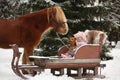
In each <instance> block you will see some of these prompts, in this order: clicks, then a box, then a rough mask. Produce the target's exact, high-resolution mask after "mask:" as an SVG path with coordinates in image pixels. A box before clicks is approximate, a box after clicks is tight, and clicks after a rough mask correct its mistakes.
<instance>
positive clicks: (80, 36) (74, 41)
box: [61, 31, 87, 58]
mask: <svg viewBox="0 0 120 80" xmlns="http://www.w3.org/2000/svg"><path fill="white" fill-rule="evenodd" d="M69 41H70V47H69V50H68V52H67V53H66V54H61V56H62V57H63V58H72V57H73V56H74V54H75V51H76V49H77V47H79V46H82V45H85V44H87V38H86V35H85V33H84V32H80V31H79V32H78V33H76V34H75V35H74V36H70V37H69Z"/></svg>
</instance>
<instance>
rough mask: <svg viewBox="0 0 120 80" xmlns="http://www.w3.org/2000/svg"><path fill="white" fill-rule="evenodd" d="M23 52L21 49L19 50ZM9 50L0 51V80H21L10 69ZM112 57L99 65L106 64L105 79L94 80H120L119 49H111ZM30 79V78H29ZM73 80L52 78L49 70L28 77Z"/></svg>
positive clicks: (66, 77) (35, 79)
mask: <svg viewBox="0 0 120 80" xmlns="http://www.w3.org/2000/svg"><path fill="white" fill-rule="evenodd" d="M20 51H23V49H20ZM12 54H13V52H12V50H11V49H0V80H22V79H21V78H19V77H18V76H16V75H15V74H14V73H13V72H12V69H11V65H10V63H11V59H12ZM109 54H111V55H113V56H114V59H113V60H109V61H103V62H101V63H105V64H106V68H105V69H103V70H102V75H105V76H106V78H104V79H100V78H95V79H94V80H120V49H112V51H111V53H109ZM29 77H30V76H29ZM63 79H64V80H75V79H74V78H71V77H68V76H67V75H63V76H60V77H56V76H53V75H52V74H50V70H45V72H43V73H41V74H40V75H36V76H35V77H30V80H63ZM77 80H85V79H77Z"/></svg>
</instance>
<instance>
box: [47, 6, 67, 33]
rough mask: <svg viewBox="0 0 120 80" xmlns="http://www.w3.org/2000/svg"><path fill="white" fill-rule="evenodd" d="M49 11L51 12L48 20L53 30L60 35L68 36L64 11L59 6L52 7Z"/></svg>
mask: <svg viewBox="0 0 120 80" xmlns="http://www.w3.org/2000/svg"><path fill="white" fill-rule="evenodd" d="M48 11H49V14H48V15H49V17H48V20H49V22H50V24H51V26H52V27H53V29H54V30H55V31H56V32H57V33H59V34H62V35H65V34H67V32H68V24H67V19H66V17H65V14H64V12H63V10H62V9H61V8H60V7H58V6H53V7H50V8H49V9H48Z"/></svg>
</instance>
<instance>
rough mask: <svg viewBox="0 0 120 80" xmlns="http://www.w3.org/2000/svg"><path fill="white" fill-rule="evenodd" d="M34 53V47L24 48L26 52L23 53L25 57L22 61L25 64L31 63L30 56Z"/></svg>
mask: <svg viewBox="0 0 120 80" xmlns="http://www.w3.org/2000/svg"><path fill="white" fill-rule="evenodd" d="M31 55H33V48H32V47H28V48H24V54H23V58H22V63H23V64H26V63H28V64H31V62H30V60H29V56H31Z"/></svg>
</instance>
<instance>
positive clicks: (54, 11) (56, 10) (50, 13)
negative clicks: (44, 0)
mask: <svg viewBox="0 0 120 80" xmlns="http://www.w3.org/2000/svg"><path fill="white" fill-rule="evenodd" d="M50 18H54V19H56V21H57V22H67V19H66V16H65V14H64V12H63V10H62V9H61V7H59V6H52V7H50V8H48V9H47V19H48V22H50Z"/></svg>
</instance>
